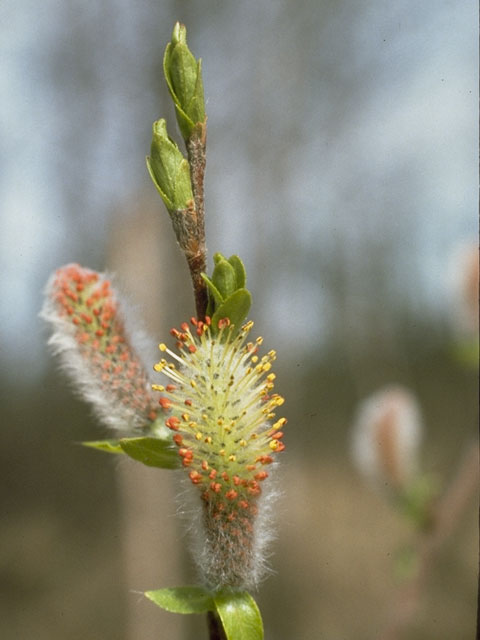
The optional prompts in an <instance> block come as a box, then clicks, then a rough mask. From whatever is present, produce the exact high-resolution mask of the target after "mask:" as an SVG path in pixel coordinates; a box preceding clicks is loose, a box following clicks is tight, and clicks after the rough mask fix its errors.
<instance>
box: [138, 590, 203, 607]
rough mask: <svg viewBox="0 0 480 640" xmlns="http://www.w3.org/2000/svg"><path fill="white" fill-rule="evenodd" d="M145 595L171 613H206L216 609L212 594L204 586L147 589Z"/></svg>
mask: <svg viewBox="0 0 480 640" xmlns="http://www.w3.org/2000/svg"><path fill="white" fill-rule="evenodd" d="M145 595H146V597H147V598H148V599H149V600H151V601H152V602H154V603H155V604H156V605H157V606H159V607H161V608H162V609H165V611H170V612H171V613H206V612H207V611H213V610H214V609H215V604H214V602H213V598H212V596H211V595H210V593H209V592H208V591H207V590H206V589H204V588H203V587H174V588H171V589H157V590H156V591H145Z"/></svg>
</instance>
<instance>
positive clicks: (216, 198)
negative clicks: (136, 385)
mask: <svg viewBox="0 0 480 640" xmlns="http://www.w3.org/2000/svg"><path fill="white" fill-rule="evenodd" d="M477 18H478V16H477V6H476V5H474V3H470V2H467V3H456V2H450V1H448V0H441V1H440V2H438V1H433V0H427V1H426V2H422V3H418V2H413V0H400V1H398V2H395V3H385V2H380V0H369V1H368V2H363V3H358V2H353V1H352V0H350V1H349V0H320V1H318V0H300V1H295V2H294V1H293V0H285V1H283V2H274V1H273V0H262V1H261V2H258V1H256V0H245V1H243V2H228V1H225V0H207V1H205V2H194V1H193V0H188V1H187V0H182V1H180V0H164V1H162V2H158V1H154V0H145V1H142V2H128V1H125V0H121V1H119V0H103V1H102V2H92V1H89V2H80V1H78V0H70V1H69V2H62V1H61V0H46V1H44V2H42V3H38V2H34V1H33V0H17V1H16V2H13V0H4V2H2V4H1V6H0V33H1V37H0V55H1V60H2V62H1V72H0V87H1V95H2V100H1V101H0V140H1V143H0V165H1V171H0V238H1V254H0V264H1V272H0V273H1V276H0V277H1V280H0V300H1V305H0V349H1V361H2V365H3V366H2V371H1V374H0V375H1V376H2V380H1V382H2V384H1V386H0V401H1V402H0V420H1V425H2V440H1V447H0V465H1V477H2V482H1V483H0V497H1V504H2V508H1V520H0V592H1V599H0V637H2V638H5V639H8V638H22V639H23V638H25V639H27V638H28V639H30V638H35V640H56V639H57V638H58V639H59V640H60V639H62V640H63V639H65V638H68V640H85V639H88V640H151V639H153V638H169V640H180V639H181V638H182V639H185V640H187V639H191V640H193V639H194V638H195V639H197V638H201V637H206V632H205V630H204V625H205V623H204V620H203V619H202V618H200V617H198V618H197V617H196V616H194V617H189V618H187V617H181V616H173V615H172V614H168V613H166V612H163V611H161V610H160V609H156V608H155V607H154V606H153V605H152V604H151V603H149V602H147V601H145V600H144V599H142V597H141V595H139V592H140V591H142V590H145V589H151V588H159V587H162V586H176V585H180V584H188V583H191V582H192V581H193V580H194V579H195V576H194V575H193V573H192V570H191V568H190V564H189V559H188V551H187V546H186V538H185V532H184V531H183V530H182V527H181V525H180V524H179V522H178V521H177V519H176V518H175V514H176V509H177V506H176V503H175V496H176V495H177V494H178V492H179V490H180V489H179V487H178V486H177V477H176V476H175V475H173V474H171V473H170V472H168V471H163V470H154V469H153V470H152V469H147V468H140V465H135V464H130V462H129V461H128V460H123V459H122V460H117V459H114V457H113V456H111V457H109V456H106V455H105V454H101V453H98V452H94V451H89V450H86V449H83V448H81V447H79V446H75V444H74V443H75V442H79V441H82V440H94V439H99V438H101V437H106V436H107V435H108V434H106V433H105V432H104V431H103V430H102V429H101V428H100V427H99V426H98V425H97V424H96V423H95V421H93V420H92V419H91V417H90V415H89V410H88V407H86V406H85V405H84V404H83V403H82V402H80V401H78V400H76V399H75V398H74V397H73V396H72V394H71V390H70V389H69V388H68V385H67V384H66V382H65V378H64V377H63V375H61V374H60V373H59V372H58V371H57V370H56V368H55V363H54V362H53V359H52V358H50V357H49V355H48V353H47V348H46V337H47V331H46V329H45V327H44V326H42V324H41V322H40V321H39V320H38V318H37V314H38V311H39V309H40V306H41V294H42V288H43V286H44V284H45V282H46V280H47V278H48V275H49V273H50V272H51V271H52V270H53V269H55V268H56V267H58V266H60V265H62V264H64V263H67V262H72V261H77V262H80V263H82V264H85V265H87V266H89V267H91V268H94V269H98V270H101V271H103V270H105V269H108V270H110V271H112V272H115V273H116V274H117V283H118V284H120V285H121V288H122V289H123V291H124V292H125V293H126V294H127V295H128V297H129V299H130V301H131V304H132V305H133V307H134V309H135V310H136V313H138V315H139V316H140V317H141V318H142V319H143V324H144V327H145V328H146V329H147V331H148V332H149V334H150V335H151V336H152V344H153V346H155V341H157V342H158V341H160V340H164V339H166V338H167V337H168V335H167V332H168V329H169V328H170V327H171V326H175V325H178V324H179V323H180V322H181V321H183V320H184V319H186V318H189V317H190V316H191V315H192V311H193V298H192V295H191V291H190V283H189V277H188V272H187V268H186V266H185V265H184V264H183V261H182V260H183V259H182V256H181V255H180V252H179V251H178V250H177V248H176V247H175V244H174V236H173V232H172V230H171V228H170V222H169V219H168V216H167V214H166V212H165V210H164V207H163V204H162V202H161V201H160V198H159V197H158V196H157V194H156V192H155V189H154V187H153V185H152V184H151V183H150V179H149V177H148V174H147V171H146V168H145V155H146V154H147V153H148V150H149V145H150V136H151V124H152V122H153V121H154V120H155V119H158V118H159V117H166V118H167V122H168V124H169V128H170V130H171V131H174V130H175V126H174V113H173V107H172V105H171V103H170V100H169V97H168V93H167V89H166V86H165V83H164V80H163V75H162V56H163V51H164V48H165V45H166V43H167V42H168V40H169V39H170V35H171V30H172V27H173V24H174V22H175V21H176V20H180V21H182V22H184V23H185V24H186V26H187V30H188V42H189V45H190V48H191V49H192V51H193V53H194V54H195V55H196V56H199V57H201V58H202V59H203V70H204V84H205V97H206V99H207V113H208V125H209V129H208V148H207V157H208V160H207V176H206V211H207V243H208V247H209V251H210V256H211V255H212V254H213V253H214V252H215V251H221V252H222V253H224V254H226V255H230V254H232V253H238V254H239V255H240V256H241V257H242V258H243V260H244V261H245V264H246V267H247V274H248V275H249V288H250V290H251V291H252V294H253V296H254V305H253V308H252V312H251V317H252V319H254V320H255V322H256V329H257V331H258V333H260V334H261V335H263V336H264V338H265V344H266V345H267V346H268V348H275V349H277V351H278V360H277V363H276V368H275V370H276V373H277V378H278V391H279V392H280V393H281V394H282V395H284V396H285V397H286V400H287V403H286V405H285V414H286V415H287V417H288V418H289V424H288V428H287V433H286V444H287V451H286V452H285V454H283V459H282V467H281V472H280V473H279V474H278V478H279V485H280V488H281V490H282V491H283V493H284V496H283V498H282V499H281V500H280V501H279V503H278V506H277V513H278V517H277V520H278V540H277V542H276V543H275V544H274V545H273V547H272V553H273V554H274V555H273V557H272V566H273V568H274V570H275V572H276V575H274V576H273V577H271V578H270V579H269V580H268V581H267V582H266V583H265V584H264V586H263V588H262V590H261V592H260V594H259V604H260V607H261V609H262V613H263V615H264V621H265V627H266V638H267V640H273V639H275V640H291V639H292V638H296V639H297V638H298V639H299V640H300V639H301V640H317V639H320V638H325V639H328V640H331V639H334V638H335V639H339V638H348V639H350V638H351V639H353V638H354V639H355V640H371V639H372V638H375V636H376V633H377V632H378V631H379V629H381V628H382V625H383V623H384V617H385V615H386V612H387V610H388V607H389V605H390V603H391V600H392V598H393V597H394V594H395V588H396V584H395V581H394V579H393V577H392V557H393V556H394V554H395V552H396V550H397V549H399V548H401V547H402V545H404V544H406V543H408V541H409V540H410V539H411V530H410V529H409V527H408V524H405V523H404V522H403V521H402V520H401V518H400V517H399V515H398V514H396V513H395V512H393V511H392V509H391V507H390V506H389V505H388V504H387V503H386V502H385V501H384V500H382V498H381V497H380V496H378V495H376V494H375V493H373V492H371V491H370V489H369V488H368V487H367V486H366V485H365V484H364V483H363V482H362V480H361V479H360V478H359V476H358V474H357V472H356V470H355V469H354V467H353V464H352V463H351V461H350V457H349V449H350V444H349V436H350V428H351V423H352V420H353V416H354V414H355V411H356V407H357V405H358V403H359V402H360V401H361V400H362V399H363V398H365V397H366V396H368V395H369V394H371V393H373V392H374V391H375V390H376V389H378V388H379V387H381V386H383V385H385V384H389V383H398V384H402V385H404V386H406V387H407V388H409V389H410V390H411V391H412V392H413V393H414V394H415V395H416V398H417V401H418V403H419V405H420V407H421V410H422V414H423V419H424V423H425V436H424V442H423V450H422V451H423V454H422V467H423V468H424V469H426V470H429V471H433V472H435V473H436V474H438V475H439V477H440V478H441V479H442V481H443V482H444V483H445V484H446V483H448V481H449V479H450V478H451V477H452V476H453V475H454V473H455V470H456V467H457V465H458V461H459V459H460V456H461V455H462V453H463V452H464V448H465V446H466V444H467V443H468V441H469V439H470V438H473V437H474V436H475V433H476V421H477V416H478V406H477V400H476V388H477V373H476V371H475V369H474V368H472V367H470V366H468V364H465V363H464V362H463V361H462V359H460V358H458V357H457V356H456V354H457V352H458V349H457V348H456V345H457V344H458V343H459V342H462V341H463V340H464V339H466V340H467V341H468V339H469V336H468V335H467V336H466V338H465V334H466V333H467V334H468V332H469V331H472V323H471V322H469V321H468V319H466V316H465V314H463V315H462V313H463V312H462V309H464V307H466V308H467V309H468V304H470V305H471V307H473V308H474V309H475V308H476V302H475V293H476V291H477V287H478V284H477V282H478V271H477V276H476V277H477V280H476V279H475V276H471V278H470V279H471V281H472V282H473V285H471V286H470V289H468V286H466V287H464V290H463V291H464V294H465V295H467V297H468V291H469V290H470V302H468V301H467V302H466V303H465V302H464V300H465V295H464V294H462V288H461V286H459V283H461V282H462V281H463V282H465V281H466V279H464V274H463V275H462V273H463V272H462V269H463V268H464V267H463V266H462V265H464V264H466V263H465V262H464V261H463V262H462V260H461V259H460V258H459V256H460V255H462V249H461V247H462V246H467V245H469V244H472V243H473V244H475V243H476V238H477V220H476V215H475V212H476V210H477V140H478V124H477V99H476V94H477V72H478V55H477V24H478V19H477ZM452 274H453V275H452ZM472 278H473V280H472ZM465 291H466V292H467V293H465ZM462 295H463V298H462ZM462 305H463V306H462ZM465 313H468V311H467V312H465ZM474 330H475V328H474V326H473V331H474ZM155 358H156V354H155V351H154V349H153V351H152V364H153V362H154V361H155ZM137 467H138V468H137ZM476 556H477V523H476V507H475V504H473V503H472V504H471V505H470V508H469V510H468V512H467V513H465V514H464V516H463V518H462V521H461V522H460V523H459V526H458V528H457V529H456V531H455V535H454V536H453V537H452V538H451V539H450V540H449V541H448V542H447V543H446V545H445V547H444V548H443V549H442V552H441V554H440V555H439V557H438V561H437V563H436V564H435V566H434V568H433V569H432V571H431V574H430V576H429V579H428V581H427V589H426V592H425V594H424V598H423V600H422V606H421V608H420V610H419V612H418V615H417V616H416V618H415V620H414V622H413V624H412V626H411V627H410V629H409V631H408V634H407V635H406V638H411V639H412V640H421V639H429V638H432V639H433V638H435V639H436V640H447V639H448V640H451V639H452V638H456V639H458V640H462V639H465V640H467V639H470V638H473V635H474V628H475V605H476V578H477V559H476ZM132 591H133V592H132ZM199 629H200V631H199ZM201 634H204V635H201Z"/></svg>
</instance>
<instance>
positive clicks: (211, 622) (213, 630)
mask: <svg viewBox="0 0 480 640" xmlns="http://www.w3.org/2000/svg"><path fill="white" fill-rule="evenodd" d="M207 624H208V634H209V639H210V640H227V636H226V635H225V631H224V630H223V626H222V623H221V621H220V618H219V617H218V615H217V614H216V613H215V611H209V612H208V613H207Z"/></svg>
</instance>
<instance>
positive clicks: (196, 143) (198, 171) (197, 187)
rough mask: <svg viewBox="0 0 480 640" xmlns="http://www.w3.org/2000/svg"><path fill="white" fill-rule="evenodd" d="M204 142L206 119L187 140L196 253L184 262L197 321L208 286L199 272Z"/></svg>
mask: <svg viewBox="0 0 480 640" xmlns="http://www.w3.org/2000/svg"><path fill="white" fill-rule="evenodd" d="M206 142H207V125H206V122H204V123H200V124H198V125H197V129H196V130H195V131H194V132H193V133H192V135H191V136H190V138H189V139H188V140H187V142H186V146H187V154H188V162H189V164H190V180H191V183H192V191H193V198H194V201H195V213H196V234H195V240H196V251H195V254H193V255H191V256H187V261H188V267H189V269H190V275H191V277H192V283H193V291H194V295H195V307H196V311H197V317H198V318H199V319H200V320H204V319H205V312H206V309H207V288H206V285H205V283H204V281H203V280H202V278H201V275H200V274H201V273H202V271H205V270H206V263H207V248H206V243H205V195H204V186H203V183H204V179H205V166H206V162H207V156H206Z"/></svg>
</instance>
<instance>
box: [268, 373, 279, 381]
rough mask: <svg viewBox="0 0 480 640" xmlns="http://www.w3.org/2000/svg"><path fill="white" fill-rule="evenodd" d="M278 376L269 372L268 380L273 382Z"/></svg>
mask: <svg viewBox="0 0 480 640" xmlns="http://www.w3.org/2000/svg"><path fill="white" fill-rule="evenodd" d="M276 377H277V376H276V375H275V374H274V373H269V374H268V376H267V380H268V381H269V382H273V381H274V380H275V378H276Z"/></svg>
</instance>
